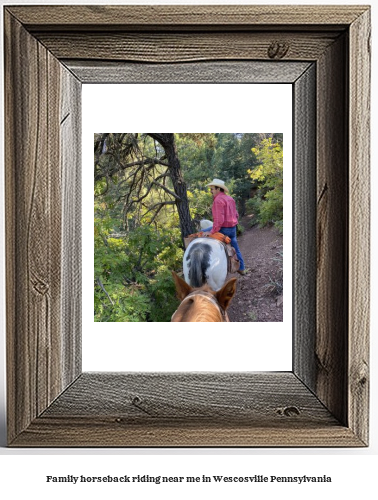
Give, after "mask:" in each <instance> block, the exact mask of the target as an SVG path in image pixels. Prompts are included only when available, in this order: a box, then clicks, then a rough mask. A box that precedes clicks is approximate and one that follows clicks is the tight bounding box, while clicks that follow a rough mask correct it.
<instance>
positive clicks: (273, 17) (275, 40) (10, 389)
mask: <svg viewBox="0 0 378 500" xmlns="http://www.w3.org/2000/svg"><path fill="white" fill-rule="evenodd" d="M4 22H5V177H6V179H5V188H6V263H7V269H6V278H7V309H6V313H7V406H8V408H7V415H8V417H7V418H8V421H7V426H8V444H9V446H17V447H33V446H34V447H36V446H38V447H40V446H43V447H67V446H69V447H77V446H93V447H94V446H130V447H142V446H143V447H152V446H164V447H174V446H180V447H187V446H188V447H189V446H190V447H192V446H197V447H198V446H201V447H209V446H221V447H225V446H256V447H258V446H264V447H267V446H269V447H275V446H280V447H282V446H301V447H310V446H316V447H327V446H350V447H352V446H367V445H368V442H369V440H368V412H369V409H368V394H369V369H368V366H369V343H368V335H369V119H370V117H369V109H370V108H369V107H370V8H369V7H365V6H324V5H322V6H222V7H219V6H199V5H190V6H177V5H175V6H174V5H172V6H117V7H115V6H45V5H44V6H15V7H11V6H6V7H5V8H4ZM156 68H159V70H158V71H156ZM167 68H168V71H166V70H167ZM160 69H161V71H160ZM159 74H160V75H166V76H158V75H159ZM164 78H166V80H164ZM266 80H268V81H269V82H277V83H279V82H282V81H286V82H290V83H292V85H293V97H294V115H295V123H294V189H295V196H294V295H295V296H294V310H293V315H294V316H293V318H294V333H293V338H294V341H293V370H292V371H291V372H285V373H275V372H267V373H254V372H248V373H82V370H81V335H80V328H81V275H80V269H81V263H80V259H81V253H80V238H81V220H80V192H81V188H80V186H81V166H80V163H81V158H80V156H81V138H80V137H81V136H80V133H81V130H80V127H81V121H80V113H81V105H80V93H81V85H82V83H85V82H93V81H95V82H97V83H99V82H109V81H115V82H116V81H123V82H128V81H140V82H144V83H151V82H159V81H175V82H180V81H182V82H189V81H192V82H197V81H208V82H212V83H217V82H221V81H228V82H233V83H239V82H256V81H266ZM131 355H132V354H131ZM138 355H142V353H138Z"/></svg>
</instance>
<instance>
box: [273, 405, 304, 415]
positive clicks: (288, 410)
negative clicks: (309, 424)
mask: <svg viewBox="0 0 378 500" xmlns="http://www.w3.org/2000/svg"><path fill="white" fill-rule="evenodd" d="M277 413H278V415H283V416H285V417H292V416H293V415H300V413H301V412H300V411H299V409H298V408H297V407H296V406H287V407H285V408H279V409H278V410H277Z"/></svg>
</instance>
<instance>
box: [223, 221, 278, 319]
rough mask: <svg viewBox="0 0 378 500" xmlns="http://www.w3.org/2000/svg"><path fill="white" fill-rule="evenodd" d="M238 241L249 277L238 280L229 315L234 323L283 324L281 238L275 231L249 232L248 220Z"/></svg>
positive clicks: (258, 229) (272, 228) (270, 229)
mask: <svg viewBox="0 0 378 500" xmlns="http://www.w3.org/2000/svg"><path fill="white" fill-rule="evenodd" d="M241 223H242V224H243V226H244V227H245V231H244V233H243V235H242V236H239V237H238V243H239V248H240V251H241V253H242V255H243V259H244V262H245V266H246V268H247V269H249V272H248V274H247V275H246V276H240V275H239V274H235V275H234V274H233V275H229V277H233V276H236V277H237V278H238V282H237V290H236V294H235V296H234V298H233V299H232V302H231V305H230V306H229V308H228V310H227V312H228V315H229V318H230V321H232V322H248V321H258V322H266V321H282V316H283V314H282V310H283V308H282V289H281V287H280V285H282V253H283V243H282V235H280V234H279V233H278V231H277V230H276V229H275V228H274V227H264V228H258V227H257V226H255V227H253V228H249V225H248V219H247V218H246V219H244V220H242V221H241Z"/></svg>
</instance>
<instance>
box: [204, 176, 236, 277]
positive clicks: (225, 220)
mask: <svg viewBox="0 0 378 500" xmlns="http://www.w3.org/2000/svg"><path fill="white" fill-rule="evenodd" d="M207 186H209V187H210V191H211V194H212V196H213V206H212V213H213V226H212V227H209V228H207V229H205V230H204V231H209V232H210V233H211V234H214V233H222V234H225V235H226V236H228V237H229V238H230V239H231V246H233V247H234V248H235V250H236V255H237V257H238V259H239V261H240V268H239V271H238V273H239V274H241V275H245V274H246V270H245V265H244V260H243V257H242V254H241V252H240V249H239V245H238V241H237V239H236V226H237V224H238V220H239V214H238V212H237V210H236V204H235V200H234V199H233V198H232V197H231V196H229V195H228V194H226V193H228V189H227V187H226V186H225V183H224V181H222V180H220V179H214V180H213V181H212V182H210V184H207Z"/></svg>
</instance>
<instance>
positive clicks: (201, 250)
mask: <svg viewBox="0 0 378 500" xmlns="http://www.w3.org/2000/svg"><path fill="white" fill-rule="evenodd" d="M210 253H211V247H210V245H208V244H206V243H198V244H194V245H192V248H191V249H190V251H189V253H188V256H187V258H186V260H187V261H188V267H189V284H190V286H193V287H195V288H198V287H201V286H202V285H204V284H205V283H206V270H207V269H208V267H209V264H210Z"/></svg>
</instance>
